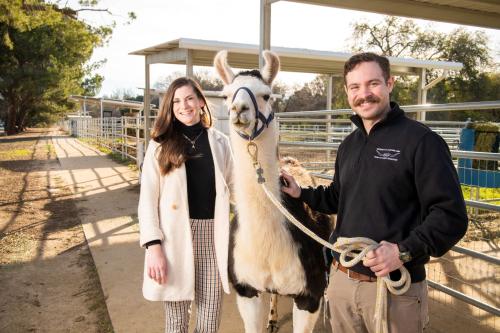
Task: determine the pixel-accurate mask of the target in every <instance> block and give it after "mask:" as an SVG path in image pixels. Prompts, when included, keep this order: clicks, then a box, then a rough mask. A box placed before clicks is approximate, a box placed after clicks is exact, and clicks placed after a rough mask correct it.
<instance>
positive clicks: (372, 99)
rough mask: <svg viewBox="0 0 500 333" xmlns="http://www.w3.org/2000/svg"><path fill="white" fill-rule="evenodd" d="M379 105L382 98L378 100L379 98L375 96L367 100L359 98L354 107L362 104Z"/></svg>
mask: <svg viewBox="0 0 500 333" xmlns="http://www.w3.org/2000/svg"><path fill="white" fill-rule="evenodd" d="M365 102H367V103H379V102H380V98H378V97H377V96H374V95H368V96H367V97H366V98H359V99H357V100H355V101H354V106H360V105H361V104H363V103H365Z"/></svg>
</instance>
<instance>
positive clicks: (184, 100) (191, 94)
mask: <svg viewBox="0 0 500 333" xmlns="http://www.w3.org/2000/svg"><path fill="white" fill-rule="evenodd" d="M204 106H205V102H204V101H203V100H202V99H200V98H198V96H197V95H196V93H195V91H194V90H193V88H192V87H191V86H190V85H185V86H182V87H180V88H177V90H176V91H175V93H174V99H173V109H174V115H175V118H177V120H179V121H180V122H181V123H183V124H184V125H186V126H191V125H194V124H197V123H198V122H199V121H200V112H201V108H202V107H204Z"/></svg>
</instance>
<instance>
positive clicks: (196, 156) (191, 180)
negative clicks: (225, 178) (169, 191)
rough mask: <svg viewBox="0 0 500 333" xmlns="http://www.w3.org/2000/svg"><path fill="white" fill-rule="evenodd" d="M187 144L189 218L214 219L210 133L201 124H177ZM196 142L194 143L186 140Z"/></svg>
mask: <svg viewBox="0 0 500 333" xmlns="http://www.w3.org/2000/svg"><path fill="white" fill-rule="evenodd" d="M176 124H177V125H178V129H179V131H180V133H181V135H183V139H184V141H185V143H186V152H187V154H188V156H189V157H188V159H187V160H186V163H185V164H186V176H187V193H188V203H189V217H190V218H192V219H213V218H214V210H215V171H214V161H213V157H212V151H211V150H210V143H209V141H208V133H207V130H206V128H204V127H203V125H202V124H201V122H199V123H197V124H195V125H192V126H186V125H184V124H182V123H181V122H176ZM184 135H185V136H187V137H188V138H189V139H190V140H192V141H194V149H193V148H192V145H193V144H192V143H191V142H190V141H189V140H188V139H186V138H185V137H184Z"/></svg>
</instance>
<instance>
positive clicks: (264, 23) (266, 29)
mask: <svg viewBox="0 0 500 333" xmlns="http://www.w3.org/2000/svg"><path fill="white" fill-rule="evenodd" d="M270 49H271V2H270V1H269V0H260V43H259V68H260V69H262V68H263V67H264V58H263V57H262V51H264V50H270Z"/></svg>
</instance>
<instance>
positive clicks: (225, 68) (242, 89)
mask: <svg viewBox="0 0 500 333" xmlns="http://www.w3.org/2000/svg"><path fill="white" fill-rule="evenodd" d="M263 56H264V60H265V65H264V68H263V69H262V71H261V72H259V71H258V70H252V71H243V72H240V73H238V74H234V72H233V70H232V69H231V67H230V66H229V64H228V63H227V51H225V50H224V51H220V52H219V53H217V55H216V56H215V59H214V66H215V69H216V70H217V73H218V74H219V76H220V78H221V79H222V81H223V82H224V90H223V95H224V97H225V98H226V105H227V107H228V109H229V122H230V125H231V127H232V129H234V130H236V131H237V133H238V134H239V135H240V136H241V137H243V138H245V139H254V138H255V137H257V136H258V135H259V134H260V132H261V131H263V130H264V129H265V128H266V127H267V126H268V124H269V123H270V122H271V121H272V120H273V117H274V114H273V111H272V108H271V99H270V96H271V84H272V82H273V80H274V78H275V77H276V74H278V71H279V67H280V61H279V58H278V56H277V55H276V54H275V53H274V52H271V51H264V52H263Z"/></svg>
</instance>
